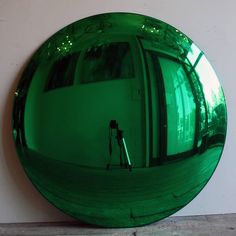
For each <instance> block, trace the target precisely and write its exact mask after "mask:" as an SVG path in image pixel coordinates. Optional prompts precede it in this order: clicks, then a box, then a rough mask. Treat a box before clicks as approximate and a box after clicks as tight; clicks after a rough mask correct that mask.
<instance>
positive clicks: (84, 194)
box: [13, 13, 226, 227]
mask: <svg viewBox="0 0 236 236" xmlns="http://www.w3.org/2000/svg"><path fill="white" fill-rule="evenodd" d="M225 135H226V105H225V99H224V95H223V91H222V88H221V86H220V84H219V81H218V79H217V77H216V75H215V72H214V70H213V69H212V67H211V65H210V64H209V62H208V61H207V59H206V57H205V55H204V53H203V52H202V51H201V50H200V49H198V47H197V46H196V45H195V44H194V43H193V42H192V40H191V39H189V38H188V37H187V36H186V35H184V34H183V33H181V32H180V31H178V30H177V29H175V28H173V27H172V26H170V25H168V24H166V23H164V22H161V21H159V20H156V19H153V18H150V17H147V16H143V15H137V14H130V13H110V14H102V15H97V16H92V17H89V18H86V19H83V20H80V21H78V22H75V23H73V24H71V25H69V26H67V27H65V28H63V29H62V30H60V31H59V32H57V33H56V34H54V35H53V36H52V37H51V38H49V39H48V40H47V41H46V42H45V43H44V44H43V45H42V46H41V47H40V48H39V50H38V51H37V52H36V53H35V55H34V56H33V57H32V59H31V61H30V62H29V64H28V66H27V67H26V69H25V71H24V73H23V74H22V78H21V80H20V82H19V85H18V88H17V90H16V91H15V103H14V109H13V136H14V140H15V144H16V148H17V151H18V154H19V157H20V160H21V163H22V165H23V167H24V169H25V172H26V173H27V175H28V177H29V178H30V180H31V181H32V182H33V184H34V186H35V187H36V188H37V189H38V190H39V191H40V192H41V194H42V195H43V196H44V197H46V198H47V199H48V201H50V202H51V203H52V204H53V205H55V206H56V207H58V208H59V209H61V210H62V211H64V212H65V213H67V214H69V215H71V216H73V217H75V218H77V219H80V220H82V221H85V222H88V223H91V224H97V225H100V226H105V227H132V226H139V225H145V224H148V223H151V222H154V221H157V220H160V219H162V218H164V217H167V216H169V215H171V214H173V213H175V212H176V211H178V210H179V209H181V208H182V207H183V206H185V205H186V204H188V203H189V202H190V201H191V200H192V199H193V198H194V197H195V196H196V195H197V194H198V193H199V192H200V191H201V190H202V188H203V187H204V186H205V184H206V183H207V182H208V180H209V179H210V177H211V176H212V174H213V172H214V170H215V168H216V166H217V164H218V162H219V159H220V156H221V153H222V150H223V146H224V142H225Z"/></svg>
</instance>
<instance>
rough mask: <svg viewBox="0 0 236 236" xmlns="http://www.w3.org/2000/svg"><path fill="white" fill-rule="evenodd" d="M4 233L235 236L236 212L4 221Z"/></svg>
mask: <svg viewBox="0 0 236 236" xmlns="http://www.w3.org/2000/svg"><path fill="white" fill-rule="evenodd" d="M0 235H1V236H3V235H4V236H9V235H11V236H13V235H22V236H24V235H31V236H34V235H41V236H44V235H53V236H55V235H57V236H63V235H64V236H65V235H70V236H76V235H111V236H112V235H113V236H120V235H125V236H128V235H130V236H139V235H140V236H141V235H142V236H145V235H148V236H152V235H161V236H189V235H191V236H235V235H236V214H224V215H205V216H185V217H180V216H177V217H169V218H167V219H165V220H162V221H159V222H157V223H154V224H150V225H147V226H143V227H135V228H119V229H109V228H99V227H94V226H90V225H85V224H82V223H79V222H62V223H21V224H13V223H11V224H0Z"/></svg>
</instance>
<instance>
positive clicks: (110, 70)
mask: <svg viewBox="0 0 236 236" xmlns="http://www.w3.org/2000/svg"><path fill="white" fill-rule="evenodd" d="M81 70H82V73H81V79H80V82H81V83H82V84H85V83H92V82H99V81H108V80H116V79H128V78H133V77H134V68H133V61H132V56H131V50H130V46H129V44H128V43H126V42H119V43H110V44H104V45H101V46H94V47H91V48H89V49H87V50H86V52H85V55H84V59H83V65H82V69H81Z"/></svg>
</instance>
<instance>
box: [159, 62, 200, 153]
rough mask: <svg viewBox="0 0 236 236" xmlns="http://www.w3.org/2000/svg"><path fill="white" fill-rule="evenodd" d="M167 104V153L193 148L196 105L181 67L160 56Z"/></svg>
mask: <svg viewBox="0 0 236 236" xmlns="http://www.w3.org/2000/svg"><path fill="white" fill-rule="evenodd" d="M159 61H160V65H161V69H162V73H163V78H164V86H165V93H166V105H167V155H174V154H177V153H182V152H186V151H190V150H192V149H193V147H194V146H193V145H194V138H195V120H196V105H195V101H194V96H193V93H192V90H191V86H190V83H189V81H188V78H187V75H186V73H185V71H184V69H183V67H182V66H181V65H180V64H179V63H176V62H174V61H171V60H169V59H165V58H160V59H159Z"/></svg>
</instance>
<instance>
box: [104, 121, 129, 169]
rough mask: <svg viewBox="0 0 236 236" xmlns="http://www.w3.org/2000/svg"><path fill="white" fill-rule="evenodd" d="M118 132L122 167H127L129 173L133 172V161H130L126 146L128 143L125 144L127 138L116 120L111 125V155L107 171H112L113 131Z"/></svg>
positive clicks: (117, 137)
mask: <svg viewBox="0 0 236 236" xmlns="http://www.w3.org/2000/svg"><path fill="white" fill-rule="evenodd" d="M113 129H114V130H116V136H115V137H116V139H117V142H118V145H119V148H120V166H121V167H123V166H125V167H126V168H128V169H129V171H131V170H132V166H131V161H130V157H129V152H128V149H127V146H126V142H125V138H124V136H123V132H124V131H123V130H120V129H119V126H118V123H117V122H116V120H111V121H110V124H109V154H110V161H109V163H108V164H107V170H109V169H110V165H111V163H110V162H111V154H112V130H113ZM122 154H123V158H124V163H123V158H122Z"/></svg>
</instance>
